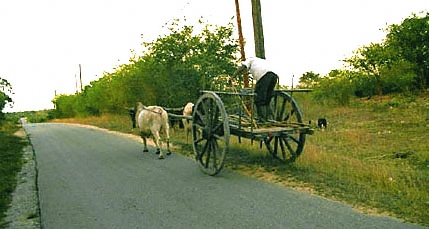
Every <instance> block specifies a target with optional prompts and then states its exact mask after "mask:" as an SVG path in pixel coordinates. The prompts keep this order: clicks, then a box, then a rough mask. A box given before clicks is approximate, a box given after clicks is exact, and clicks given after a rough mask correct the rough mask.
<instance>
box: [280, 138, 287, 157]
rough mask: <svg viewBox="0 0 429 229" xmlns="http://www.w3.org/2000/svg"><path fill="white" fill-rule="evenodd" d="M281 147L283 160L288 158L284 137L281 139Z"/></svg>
mask: <svg viewBox="0 0 429 229" xmlns="http://www.w3.org/2000/svg"><path fill="white" fill-rule="evenodd" d="M280 148H281V150H282V156H283V160H286V151H285V146H284V144H283V141H282V139H280Z"/></svg>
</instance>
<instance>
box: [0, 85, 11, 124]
mask: <svg viewBox="0 0 429 229" xmlns="http://www.w3.org/2000/svg"><path fill="white" fill-rule="evenodd" d="M8 94H13V92H12V86H11V85H10V83H9V82H8V81H7V80H5V79H2V78H1V77H0V121H1V120H3V119H4V114H3V113H2V111H3V109H4V108H5V106H6V105H7V104H12V102H13V101H12V99H11V98H10V97H9V95H8Z"/></svg>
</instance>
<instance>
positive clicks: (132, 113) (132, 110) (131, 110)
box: [127, 102, 144, 128]
mask: <svg viewBox="0 0 429 229" xmlns="http://www.w3.org/2000/svg"><path fill="white" fill-rule="evenodd" d="M143 107H144V106H143V104H142V103H141V102H138V103H136V104H135V105H134V107H132V108H127V110H128V113H129V114H130V117H131V121H132V122H133V128H136V127H137V121H136V116H137V115H138V113H139V112H140V111H141V110H142V109H143Z"/></svg>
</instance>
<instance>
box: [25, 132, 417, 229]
mask: <svg viewBox="0 0 429 229" xmlns="http://www.w3.org/2000/svg"><path fill="white" fill-rule="evenodd" d="M25 129H26V131H27V133H28V134H30V139H31V142H32V144H33V147H34V150H35V153H36V159H37V168H38V187H39V195H40V208H41V220H42V226H43V228H45V229H51V228H52V229H57V228H62V229H64V228H79V229H81V228H91V229H94V228H127V229H128V228H389V229H393V228H420V227H419V226H416V225H412V224H405V223H402V222H400V221H398V220H396V219H392V218H387V217H372V216H367V215H363V214H360V213H358V212H356V211H354V210H352V209H351V208H350V207H349V206H346V205H343V204H341V203H338V202H334V201H330V200H327V199H324V198H319V197H317V196H313V195H309V194H306V193H301V192H298V191H294V190H292V189H287V188H283V187H280V186H277V185H274V184H270V183H266V182H262V181H258V180H256V179H251V178H247V177H245V176H242V175H238V174H236V173H234V172H231V171H229V170H227V169H225V170H223V171H222V173H221V174H220V176H217V177H210V176H207V175H204V174H203V173H202V172H200V171H199V168H198V165H197V164H196V162H194V161H193V160H191V159H189V158H186V157H184V156H181V155H177V154H176V155H175V154H173V155H171V156H169V157H167V159H165V160H158V159H157V156H156V155H155V154H153V148H152V153H143V152H142V150H141V145H140V142H139V141H136V139H133V138H128V137H126V136H123V135H118V134H113V133H108V132H105V131H100V130H97V129H88V128H84V127H80V126H73V125H63V124H27V125H25Z"/></svg>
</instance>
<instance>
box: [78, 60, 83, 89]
mask: <svg viewBox="0 0 429 229" xmlns="http://www.w3.org/2000/svg"><path fill="white" fill-rule="evenodd" d="M79 78H80V92H82V91H83V90H82V67H81V65H80V64H79Z"/></svg>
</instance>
